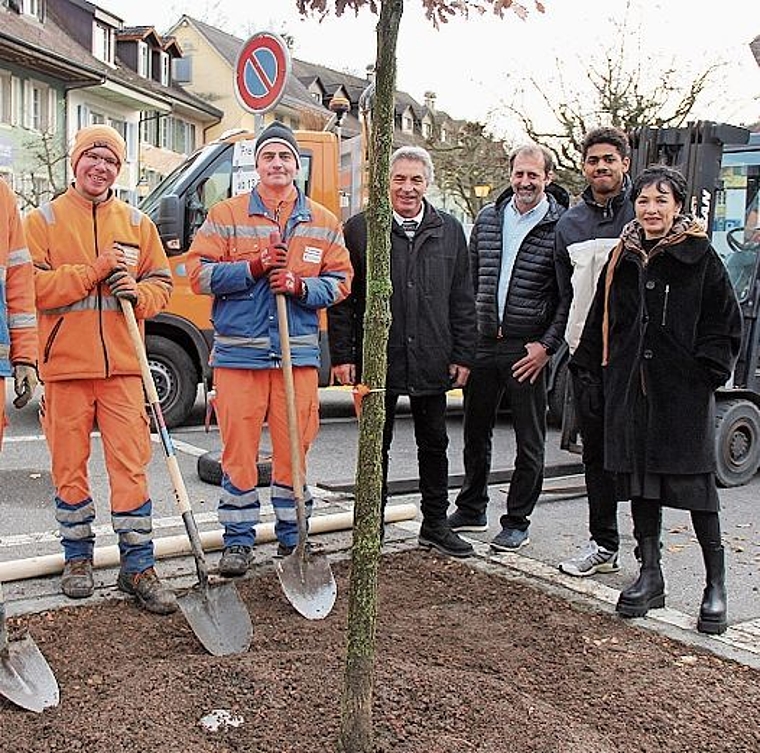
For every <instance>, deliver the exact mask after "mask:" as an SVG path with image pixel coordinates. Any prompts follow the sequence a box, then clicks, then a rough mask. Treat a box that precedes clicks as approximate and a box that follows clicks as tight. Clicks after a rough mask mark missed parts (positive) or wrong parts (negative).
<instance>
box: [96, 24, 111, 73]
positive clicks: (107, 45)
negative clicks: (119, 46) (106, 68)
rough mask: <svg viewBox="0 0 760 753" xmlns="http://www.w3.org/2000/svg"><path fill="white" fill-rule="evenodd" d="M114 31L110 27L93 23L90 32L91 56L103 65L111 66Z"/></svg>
mask: <svg viewBox="0 0 760 753" xmlns="http://www.w3.org/2000/svg"><path fill="white" fill-rule="evenodd" d="M113 42H114V31H113V29H112V28H111V27H110V26H106V25H105V24H101V23H98V22H97V21H95V23H94V26H93V30H92V54H93V55H94V56H95V57H96V58H98V60H102V61H103V62H104V63H108V64H109V65H113V63H114V60H113Z"/></svg>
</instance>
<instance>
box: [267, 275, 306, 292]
mask: <svg viewBox="0 0 760 753" xmlns="http://www.w3.org/2000/svg"><path fill="white" fill-rule="evenodd" d="M269 289H270V290H271V291H272V292H273V293H282V294H283V295H290V296H292V297H293V298H305V293H306V288H305V287H304V284H303V279H302V278H301V275H298V274H296V273H295V272H292V271H291V270H289V269H275V270H273V271H272V273H271V274H270V275H269Z"/></svg>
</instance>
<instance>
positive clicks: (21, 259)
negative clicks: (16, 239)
mask: <svg viewBox="0 0 760 753" xmlns="http://www.w3.org/2000/svg"><path fill="white" fill-rule="evenodd" d="M31 263H32V255H31V254H30V253H29V249H28V248H26V247H24V248H16V249H14V250H13V251H11V252H10V253H9V254H8V266H9V267H18V266H20V265H21V264H31Z"/></svg>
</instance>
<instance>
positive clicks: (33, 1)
mask: <svg viewBox="0 0 760 753" xmlns="http://www.w3.org/2000/svg"><path fill="white" fill-rule="evenodd" d="M42 2H43V0H24V1H23V3H22V4H21V11H22V13H23V14H24V15H25V16H33V17H34V18H36V19H38V20H40V21H42Z"/></svg>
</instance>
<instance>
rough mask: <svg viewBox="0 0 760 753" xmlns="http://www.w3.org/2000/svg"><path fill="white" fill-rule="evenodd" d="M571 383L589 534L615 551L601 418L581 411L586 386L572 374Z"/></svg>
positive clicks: (617, 541) (614, 501)
mask: <svg viewBox="0 0 760 753" xmlns="http://www.w3.org/2000/svg"><path fill="white" fill-rule="evenodd" d="M572 380H573V394H574V395H575V398H576V399H575V410H576V417H577V420H578V426H579V428H580V433H581V439H582V441H583V472H584V475H585V480H586V495H587V497H588V528H589V533H590V534H591V538H592V539H593V540H594V541H595V542H596V543H597V544H598V545H599V546H601V547H604V548H605V549H607V550H608V551H611V552H616V551H617V550H618V549H619V547H620V534H619V532H618V521H617V496H616V490H615V479H614V477H613V476H612V475H611V474H609V473H607V472H606V471H605V470H604V417H603V416H601V415H598V416H596V415H592V414H591V413H590V412H589V411H588V410H584V406H585V404H586V401H584V400H578V399H577V398H578V396H579V395H580V393H581V391H582V390H584V389H586V387H585V385H584V384H583V383H582V382H581V381H580V380H579V379H578V378H577V377H576V376H575V375H573V376H572ZM600 407H601V406H600Z"/></svg>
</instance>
